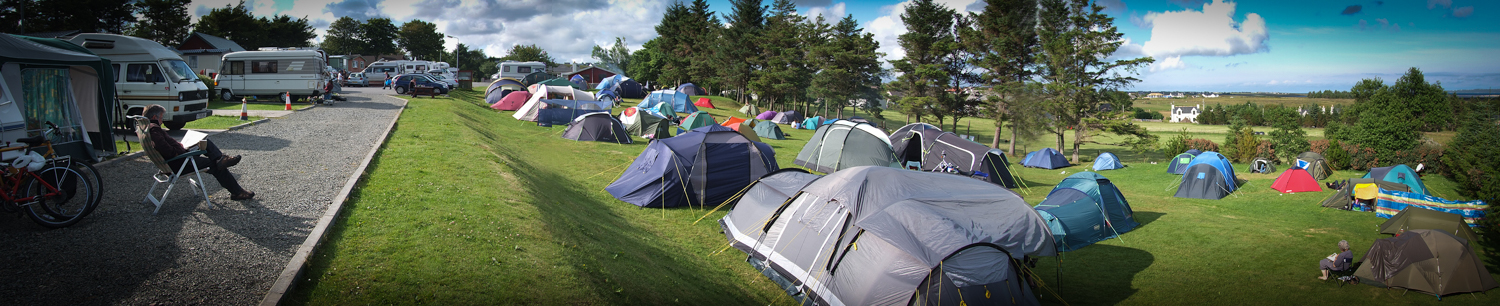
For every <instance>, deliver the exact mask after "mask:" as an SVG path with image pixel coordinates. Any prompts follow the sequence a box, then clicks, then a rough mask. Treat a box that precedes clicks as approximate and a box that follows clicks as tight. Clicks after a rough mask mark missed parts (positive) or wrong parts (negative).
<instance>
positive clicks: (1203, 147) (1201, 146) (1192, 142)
mask: <svg viewBox="0 0 1500 306" xmlns="http://www.w3.org/2000/svg"><path fill="white" fill-rule="evenodd" d="M1187 147H1188V149H1198V150H1199V151H1203V152H1219V144H1217V143H1214V142H1213V141H1211V140H1208V139H1203V138H1193V139H1188V140H1187ZM1183 151H1187V150H1183ZM1179 153H1180V152H1179Z"/></svg>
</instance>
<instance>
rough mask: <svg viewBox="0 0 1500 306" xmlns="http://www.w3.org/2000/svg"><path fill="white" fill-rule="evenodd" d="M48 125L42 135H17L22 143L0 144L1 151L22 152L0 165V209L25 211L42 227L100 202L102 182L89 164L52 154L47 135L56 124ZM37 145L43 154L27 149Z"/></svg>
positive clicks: (62, 222)
mask: <svg viewBox="0 0 1500 306" xmlns="http://www.w3.org/2000/svg"><path fill="white" fill-rule="evenodd" d="M47 125H48V126H49V127H51V128H49V129H47V131H46V132H45V133H43V135H42V136H35V137H26V138H21V139H17V140H16V142H20V143H22V144H24V145H22V146H18V147H7V148H0V152H9V151H21V152H23V153H24V154H21V156H20V157H16V158H14V159H11V160H8V161H5V163H4V164H3V169H0V171H4V173H3V177H0V202H3V203H0V209H3V210H5V211H9V212H16V213H20V212H25V213H26V215H27V216H29V217H31V220H32V221H36V223H37V224H40V225H42V226H44V227H48V228H63V227H68V226H70V225H73V224H76V223H78V221H79V220H82V219H83V217H84V216H87V215H88V214H89V213H91V212H93V211H94V208H97V207H98V206H99V201H100V195H101V189H100V188H101V187H102V186H100V185H101V182H100V181H99V180H98V178H99V176H98V172H97V170H94V169H93V167H92V166H88V165H86V164H83V163H74V162H73V161H72V160H71V159H70V158H69V157H68V156H66V155H64V156H55V155H56V153H55V152H54V151H53V150H52V142H51V141H49V140H48V139H47V135H50V134H52V133H53V131H55V130H56V129H57V126H56V125H53V124H52V123H51V122H48V123H47ZM38 146H46V148H47V150H46V154H45V155H42V154H38V153H35V152H31V151H30V150H29V149H30V148H32V147H38ZM44 156H52V157H50V158H47V157H44ZM84 172H88V173H84Z"/></svg>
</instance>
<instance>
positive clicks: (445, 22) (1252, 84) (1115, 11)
mask: <svg viewBox="0 0 1500 306" xmlns="http://www.w3.org/2000/svg"><path fill="white" fill-rule="evenodd" d="M672 1H674V0H299V1H291V0H253V1H247V5H249V6H250V7H251V8H252V11H253V12H255V13H256V14H257V15H271V14H288V15H292V16H295V17H304V16H305V17H307V18H308V19H309V20H311V21H312V24H313V25H314V27H316V28H318V29H319V34H322V33H323V31H322V30H323V29H326V28H327V26H328V23H329V22H331V21H333V19H335V18H337V16H351V17H355V18H357V19H364V18H368V17H373V16H383V17H390V18H392V19H394V20H396V22H397V23H398V24H399V23H400V22H405V21H407V20H412V19H421V20H425V21H429V22H433V23H436V24H438V26H439V27H438V29H439V31H442V32H445V33H446V34H449V35H453V36H455V37H456V38H455V39H449V40H448V42H447V43H446V47H448V48H452V47H453V46H454V45H456V44H457V43H459V42H463V43H465V44H468V45H471V46H476V47H481V48H483V49H484V50H485V51H486V53H488V54H491V55H502V54H504V53H505V50H508V49H509V48H510V47H511V46H513V45H516V44H537V45H539V46H541V47H543V48H544V49H546V50H548V52H549V54H551V55H552V56H553V57H554V58H557V59H559V60H563V61H578V62H586V61H591V60H592V59H591V58H590V57H589V51H590V50H591V49H592V47H593V46H595V45H603V44H610V43H613V41H614V38H615V37H624V38H626V40H627V42H628V44H629V45H630V46H631V47H632V48H639V47H640V44H642V43H644V42H646V41H647V40H650V39H652V38H655V37H656V33H655V32H654V30H653V27H654V26H655V25H656V24H657V23H659V22H660V20H661V14H662V12H663V11H664V10H665V7H666V6H667V4H669V3H671V2H672ZM234 2H238V1H237V0H198V1H194V3H193V5H192V6H193V7H192V8H190V9H189V12H192V13H193V14H194V16H195V17H196V16H201V15H202V14H205V13H207V12H208V9H209V8H214V7H222V6H224V5H225V4H230V3H234ZM794 2H796V3H797V4H798V11H799V12H800V13H802V14H807V15H814V14H824V15H827V16H829V19H837V18H840V17H842V16H844V15H845V14H852V15H854V18H855V19H856V20H859V22H860V24H861V26H862V27H864V28H865V31H867V32H870V33H872V34H874V35H875V37H876V39H877V40H879V41H880V42H881V49H880V51H882V52H885V53H887V59H896V58H900V57H901V56H902V55H903V52H901V50H900V49H899V47H897V46H896V36H898V35H900V34H901V33H904V32H905V26H904V25H902V24H901V20H900V17H899V16H900V14H901V12H903V11H904V7H905V5H906V4H907V3H908V2H904V1H894V0H873V1H839V0H794ZM938 2H939V3H943V4H945V5H947V6H949V7H952V8H956V9H959V10H979V9H981V8H982V5H983V4H982V3H975V2H976V0H938ZM978 2H982V0H978ZM1098 2H1099V3H1100V4H1101V5H1104V6H1106V7H1108V9H1106V12H1107V13H1108V14H1109V15H1110V16H1112V17H1114V18H1115V25H1116V26H1117V27H1118V28H1119V30H1120V32H1121V33H1124V34H1125V38H1126V39H1127V42H1126V44H1125V46H1124V47H1122V48H1121V50H1120V52H1118V53H1117V54H1115V56H1116V57H1135V56H1152V57H1154V58H1156V60H1157V63H1156V64H1153V65H1152V66H1151V67H1146V68H1144V69H1141V70H1140V74H1139V75H1138V76H1137V77H1138V78H1140V79H1141V80H1142V81H1141V82H1140V83H1137V84H1135V86H1133V87H1132V88H1130V89H1129V90H1146V91H1173V90H1184V91H1271V92H1307V91H1312V90H1325V89H1333V90H1348V89H1349V87H1351V86H1353V84H1354V83H1355V82H1357V81H1358V80H1360V79H1362V78H1370V77H1380V78H1382V79H1384V80H1386V82H1387V83H1390V82H1394V81H1395V79H1396V78H1398V77H1400V75H1401V74H1402V73H1404V72H1405V71H1406V69H1407V68H1410V67H1418V68H1420V69H1422V70H1423V71H1424V73H1425V74H1426V77H1427V79H1428V80H1429V81H1432V80H1437V81H1440V82H1442V84H1443V86H1444V88H1446V89H1449V90H1459V89H1480V88H1500V60H1497V59H1496V58H1500V56H1496V55H1500V22H1497V20H1500V16H1497V14H1500V1H1479V0H1405V1H1400V0H1385V1H1373V0H1360V1H1323V0H1319V1H1306V0H1303V1H1284V0H1258V1H1224V0H1210V1H1203V0H1156V1H1132V0H1100V1H1098ZM708 3H709V6H710V8H711V9H713V10H715V11H717V12H720V13H723V14H728V13H729V11H730V10H731V7H730V6H729V1H728V0H710V1H708ZM765 3H766V4H767V5H769V4H770V3H771V1H770V0H767V1H765ZM1356 6H1357V7H1356ZM319 39H321V38H319Z"/></svg>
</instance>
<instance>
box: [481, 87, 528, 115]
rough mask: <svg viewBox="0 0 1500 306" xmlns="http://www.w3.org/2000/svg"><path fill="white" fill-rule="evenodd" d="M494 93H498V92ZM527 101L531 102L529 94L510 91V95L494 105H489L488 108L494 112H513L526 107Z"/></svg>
mask: <svg viewBox="0 0 1500 306" xmlns="http://www.w3.org/2000/svg"><path fill="white" fill-rule="evenodd" d="M496 93H498V91H497V92H496ZM528 100H531V93H529V92H525V91H512V92H511V93H510V94H508V95H505V98H504V99H500V101H496V102H495V104H491V105H490V108H493V109H495V110H507V111H513V110H517V109H521V106H523V105H526V101H528Z"/></svg>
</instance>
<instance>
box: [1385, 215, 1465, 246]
mask: <svg viewBox="0 0 1500 306" xmlns="http://www.w3.org/2000/svg"><path fill="white" fill-rule="evenodd" d="M1417 229H1430V230H1440V231H1444V232H1448V233H1449V234H1453V235H1454V236H1458V237H1459V238H1463V239H1468V240H1469V241H1471V242H1472V241H1479V235H1478V234H1475V233H1474V229H1472V228H1469V223H1468V222H1464V216H1463V215H1459V214H1455V213H1448V212H1441V211H1436V210H1431V209H1426V208H1421V207H1415V206H1407V207H1406V208H1403V209H1401V212H1399V213H1396V215H1395V216H1391V219H1390V220H1386V221H1385V223H1381V224H1380V233H1381V234H1391V235H1395V234H1399V233H1401V231H1402V230H1408V231H1409V230H1417Z"/></svg>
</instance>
